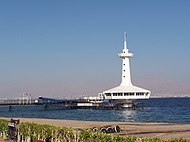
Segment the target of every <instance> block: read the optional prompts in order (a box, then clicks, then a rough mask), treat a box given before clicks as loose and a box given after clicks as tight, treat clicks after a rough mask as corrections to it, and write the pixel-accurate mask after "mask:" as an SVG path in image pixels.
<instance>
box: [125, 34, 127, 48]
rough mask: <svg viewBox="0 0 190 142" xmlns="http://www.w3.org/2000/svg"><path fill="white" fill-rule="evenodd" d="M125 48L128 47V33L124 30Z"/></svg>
mask: <svg viewBox="0 0 190 142" xmlns="http://www.w3.org/2000/svg"><path fill="white" fill-rule="evenodd" d="M124 49H127V33H126V32H124Z"/></svg>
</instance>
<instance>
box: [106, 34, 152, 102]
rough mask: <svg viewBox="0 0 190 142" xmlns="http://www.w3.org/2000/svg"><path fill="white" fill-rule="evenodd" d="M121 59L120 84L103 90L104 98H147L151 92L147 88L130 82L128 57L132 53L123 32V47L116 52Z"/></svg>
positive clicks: (131, 55)
mask: <svg viewBox="0 0 190 142" xmlns="http://www.w3.org/2000/svg"><path fill="white" fill-rule="evenodd" d="M118 55H119V57H120V58H121V59H122V80H121V84H120V85H119V86H117V87H115V88H112V89H110V90H107V91H104V92H103V94H104V96H105V99H109V100H110V99H118V100H134V99H148V98H149V97H150V94H151V92H150V91H149V90H146V89H143V88H140V87H137V86H134V85H133V84H132V83H131V74H130V64H129V58H131V57H133V54H132V53H130V52H129V49H128V48H127V36H126V32H124V48H123V51H122V52H121V53H119V54H118Z"/></svg>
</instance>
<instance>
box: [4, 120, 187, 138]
mask: <svg viewBox="0 0 190 142" xmlns="http://www.w3.org/2000/svg"><path fill="white" fill-rule="evenodd" d="M0 119H5V120H10V119H11V118H5V117H0ZM13 119H19V120H20V122H30V123H36V124H48V125H53V126H62V127H68V128H74V129H82V130H85V129H88V128H93V127H97V128H100V127H103V126H108V125H109V126H116V125H118V126H119V127H120V128H121V129H122V131H121V132H120V133H119V134H120V135H130V136H140V137H148V138H161V139H174V138H183V139H188V140H190V124H174V123H158V122H100V121H80V120H59V119H45V118H43V119H41V118H13Z"/></svg>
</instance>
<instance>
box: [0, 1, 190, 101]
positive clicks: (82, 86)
mask: <svg viewBox="0 0 190 142" xmlns="http://www.w3.org/2000/svg"><path fill="white" fill-rule="evenodd" d="M189 5H190V1H189V0H167V1H166V0H154V1H153V0H119V1H115V0H80V1H79V0H32V1H26V0H17V1H15V0H10V1H0V97H18V96H21V95H22V94H23V93H30V94H32V96H33V97H38V96H46V97H59V98H75V97H80V96H96V95H97V94H98V93H101V92H103V91H105V90H107V89H110V88H112V87H115V86H117V85H119V84H120V82H121V59H120V58H119V57H118V55H117V54H118V53H120V52H121V51H122V48H123V33H124V32H127V43H128V48H129V51H130V52H132V53H133V54H134V56H133V58H131V59H130V65H131V75H132V82H133V84H134V85H137V86H140V87H142V88H145V89H148V90H150V91H151V92H152V96H162V97H167V96H181V95H186V96H187V95H189V96H190V75H189V73H190V55H189V54H190V9H189Z"/></svg>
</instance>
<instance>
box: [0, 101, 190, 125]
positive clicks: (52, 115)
mask: <svg viewBox="0 0 190 142" xmlns="http://www.w3.org/2000/svg"><path fill="white" fill-rule="evenodd" d="M141 102H143V104H144V107H143V108H140V109H135V110H131V109H128V110H93V109H66V110H64V109H62V110H60V109H59V110H56V109H55V110H46V111H45V110H44V109H43V106H13V109H12V110H11V111H8V106H5V107H2V106H1V107H0V117H9V118H20V117H23V118H47V119H65V120H84V121H123V122H126V121H128V122H169V123H186V124H190V98H151V99H148V100H141Z"/></svg>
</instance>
